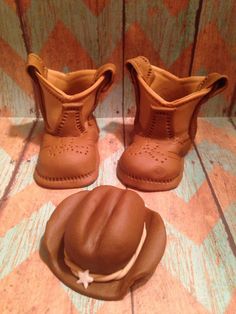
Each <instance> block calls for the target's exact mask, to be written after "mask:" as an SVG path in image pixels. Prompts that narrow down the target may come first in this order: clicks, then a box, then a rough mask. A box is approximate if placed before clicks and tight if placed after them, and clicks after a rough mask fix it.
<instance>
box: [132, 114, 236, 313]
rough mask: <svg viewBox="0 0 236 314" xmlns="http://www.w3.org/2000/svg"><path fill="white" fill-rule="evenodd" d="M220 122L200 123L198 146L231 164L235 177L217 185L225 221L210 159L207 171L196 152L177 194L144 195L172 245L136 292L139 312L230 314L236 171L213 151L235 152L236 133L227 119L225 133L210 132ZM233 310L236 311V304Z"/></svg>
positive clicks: (188, 159)
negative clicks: (235, 173)
mask: <svg viewBox="0 0 236 314" xmlns="http://www.w3.org/2000/svg"><path fill="white" fill-rule="evenodd" d="M216 120H217V119H210V118H209V119H202V120H200V121H199V128H198V133H197V134H198V137H197V143H198V145H197V147H198V148H199V150H200V146H201V141H207V140H209V146H208V147H207V148H206V147H205V149H204V150H201V152H202V154H205V156H209V155H211V154H213V155H214V159H213V157H211V159H210V160H211V162H210V164H211V163H213V162H214V163H217V162H219V163H223V162H224V160H225V162H224V163H225V165H227V167H228V171H229V173H230V174H229V175H228V176H227V178H226V179H223V180H221V175H218V176H217V177H215V180H214V182H213V181H212V186H213V189H214V191H215V193H216V194H217V196H218V194H221V199H222V208H223V215H224V216H223V217H224V221H222V217H221V215H220V213H219V210H218V204H217V203H216V200H215V198H214V197H213V195H212V190H211V187H210V186H209V183H208V181H207V178H206V174H205V170H206V171H207V175H209V176H210V177H211V175H212V170H211V169H212V167H213V166H212V167H207V161H208V158H207V159H206V158H205V159H203V163H204V167H205V168H204V169H203V168H202V166H203V165H202V163H201V161H200V160H199V157H198V154H197V152H196V151H195V149H194V148H192V149H191V150H190V151H189V153H188V154H187V156H186V157H185V168H184V176H183V179H182V181H181V183H180V185H179V186H178V187H177V188H176V189H175V190H173V191H168V192H159V193H141V192H139V194H140V195H141V196H142V197H143V199H144V201H145V204H146V205H147V206H148V207H149V208H151V209H153V210H155V211H157V212H159V213H160V214H161V216H162V217H163V218H164V221H165V225H166V228H167V236H168V240H167V243H168V244H167V248H166V252H165V255H164V257H163V259H162V261H161V266H160V267H158V268H157V271H156V272H155V274H154V276H153V278H152V279H151V280H150V281H149V282H148V283H147V285H146V286H144V287H140V288H139V289H137V290H136V289H135V288H134V291H133V299H134V313H158V312H161V313H173V312H174V313H181V314H182V313H226V312H227V309H228V307H229V304H230V303H231V298H233V295H234V291H235V286H236V281H235V279H233V280H232V278H234V277H235V275H236V264H235V256H234V252H233V250H232V243H231V242H230V239H229V234H228V233H227V230H226V229H225V220H226V223H227V225H228V228H229V229H230V232H231V234H230V235H231V238H235V230H234V229H235V198H236V195H235V178H234V179H233V178H232V181H231V182H230V183H229V181H228V183H229V186H228V188H227V189H225V188H222V185H224V184H226V180H229V177H230V176H232V175H233V173H234V171H235V167H234V159H233V160H232V158H234V157H233V156H232V155H227V154H226V156H225V155H223V153H220V148H219V150H217V149H213V146H214V141H216V142H217V143H218V145H219V146H220V147H222V149H223V147H224V146H226V147H229V146H230V147H231V151H232V149H235V147H234V146H235V145H234V142H233V141H232V138H234V136H235V130H233V129H232V125H230V124H229V122H227V119H223V118H222V119H218V120H219V122H218V123H219V128H220V127H221V128H222V133H220V132H219V128H214V127H213V126H212V127H211V128H210V127H209V125H211V124H212V123H213V122H214V121H215V123H216ZM218 120H217V121H218ZM221 120H222V122H220V121H221ZM225 120H226V121H225ZM224 121H225V122H224ZM132 122H133V119H126V143H129V139H130V136H129V134H130V132H131V130H132ZM226 126H227V127H226ZM217 134H218V135H217ZM223 135H224V136H223ZM210 139H211V141H210ZM211 145H212V146H211ZM217 152H219V154H218V155H217ZM223 156H224V157H223ZM209 158H210V157H209ZM222 181H223V182H225V183H223V184H222ZM233 182H234V183H233ZM223 201H224V203H223ZM229 204H231V206H229ZM234 245H235V244H234ZM150 300H155V302H150ZM232 308H234V309H236V304H235V303H234V305H233V306H232ZM231 313H234V312H233V311H232V312H231Z"/></svg>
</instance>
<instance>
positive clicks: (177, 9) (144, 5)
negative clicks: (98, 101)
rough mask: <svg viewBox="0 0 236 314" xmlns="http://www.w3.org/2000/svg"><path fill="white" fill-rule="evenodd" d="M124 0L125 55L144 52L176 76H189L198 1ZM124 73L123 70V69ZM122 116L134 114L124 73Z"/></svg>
mask: <svg viewBox="0 0 236 314" xmlns="http://www.w3.org/2000/svg"><path fill="white" fill-rule="evenodd" d="M178 3H180V1H179V2H175V3H173V2H171V1H145V0H142V1H136V0H131V1H127V2H126V5H125V38H124V59H125V60H127V59H129V58H132V57H135V56H138V55H145V56H146V57H147V58H148V59H149V60H150V62H151V63H152V64H154V65H156V66H159V67H163V68H165V69H166V70H169V71H171V72H173V74H176V75H177V76H188V74H189V69H190V64H191V56H192V49H193V42H194V36H195V19H196V15H197V10H198V6H199V3H198V1H181V5H180V4H178ZM125 73H126V72H125ZM124 79H125V81H124V82H125V83H124V86H125V89H124V94H125V99H124V102H125V116H133V114H134V111H135V103H134V102H135V100H134V94H133V91H132V86H131V83H130V80H129V79H128V78H127V76H125V78H124Z"/></svg>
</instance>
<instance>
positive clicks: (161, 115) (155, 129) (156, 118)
mask: <svg viewBox="0 0 236 314" xmlns="http://www.w3.org/2000/svg"><path fill="white" fill-rule="evenodd" d="M150 115H151V121H150V127H149V128H148V129H147V132H146V134H145V135H146V136H148V137H159V135H160V137H162V138H165V137H167V138H173V137H174V132H173V126H172V112H170V111H158V110H155V109H152V111H151V114H150ZM159 133H163V134H159Z"/></svg>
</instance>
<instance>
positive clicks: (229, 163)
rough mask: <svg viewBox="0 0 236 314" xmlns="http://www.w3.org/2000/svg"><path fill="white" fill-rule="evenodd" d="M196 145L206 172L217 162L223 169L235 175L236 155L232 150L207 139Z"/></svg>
mask: <svg viewBox="0 0 236 314" xmlns="http://www.w3.org/2000/svg"><path fill="white" fill-rule="evenodd" d="M197 147H198V150H199V152H200V155H201V157H202V159H203V163H204V166H205V167H206V169H207V172H208V173H209V172H210V171H211V170H212V168H213V166H214V165H215V164H218V165H219V166H220V167H222V168H223V169H224V170H225V171H228V172H229V173H231V174H232V175H236V155H234V154H233V152H231V151H229V150H227V149H224V148H222V147H220V146H219V145H217V144H214V143H211V142H208V141H203V142H201V143H200V144H198V146H197Z"/></svg>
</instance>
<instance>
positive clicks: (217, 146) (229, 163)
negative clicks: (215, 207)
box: [196, 118, 236, 240]
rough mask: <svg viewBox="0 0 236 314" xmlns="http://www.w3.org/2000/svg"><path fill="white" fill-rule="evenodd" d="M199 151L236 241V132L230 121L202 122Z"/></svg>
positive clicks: (198, 141) (198, 142)
mask: <svg viewBox="0 0 236 314" xmlns="http://www.w3.org/2000/svg"><path fill="white" fill-rule="evenodd" d="M196 143H197V149H198V151H199V154H200V157H201V159H202V162H203V164H204V167H205V169H206V171H207V173H208V177H209V180H210V182H211V184H212V186H213V188H214V192H215V195H216V197H217V199H218V201H219V205H220V206H221V208H222V210H223V211H224V216H225V219H226V221H227V223H228V225H229V228H230V231H231V233H232V235H233V238H234V240H236V225H235V222H236V218H235V215H236V202H235V200H236V130H235V128H234V127H233V126H232V124H231V123H230V122H229V121H228V119H224V118H211V119H207V120H206V119H200V120H199V132H198V133H197V138H196Z"/></svg>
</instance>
